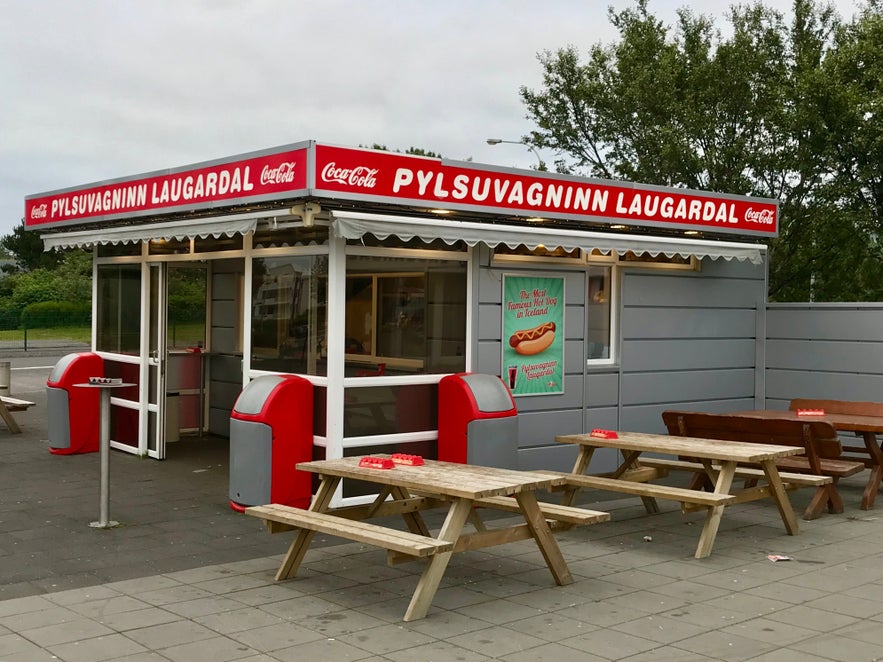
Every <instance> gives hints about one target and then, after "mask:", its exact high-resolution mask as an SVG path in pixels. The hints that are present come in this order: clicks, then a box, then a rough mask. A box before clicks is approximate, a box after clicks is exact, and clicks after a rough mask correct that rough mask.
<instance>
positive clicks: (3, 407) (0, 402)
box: [0, 395, 35, 434]
mask: <svg viewBox="0 0 883 662" xmlns="http://www.w3.org/2000/svg"><path fill="white" fill-rule="evenodd" d="M34 404H35V403H33V402H30V401H28V400H21V399H19V398H13V397H10V396H8V395H2V396H0V418H2V419H3V420H4V421H6V425H7V426H8V427H9V431H10V432H12V433H13V434H20V433H21V428H20V427H19V426H18V422H17V421H16V420H15V418H14V417H13V415H12V412H14V411H26V410H27V409H28V408H29V407H33V406H34Z"/></svg>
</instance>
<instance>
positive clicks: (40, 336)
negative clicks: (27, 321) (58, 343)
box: [0, 326, 92, 343]
mask: <svg viewBox="0 0 883 662" xmlns="http://www.w3.org/2000/svg"><path fill="white" fill-rule="evenodd" d="M27 333H28V340H72V341H74V342H85V343H88V342H91V341H92V328H91V327H88V326H59V327H56V328H54V329H28V330H27ZM24 335H25V330H24V329H10V330H5V331H0V341H2V340H21V339H22V338H24Z"/></svg>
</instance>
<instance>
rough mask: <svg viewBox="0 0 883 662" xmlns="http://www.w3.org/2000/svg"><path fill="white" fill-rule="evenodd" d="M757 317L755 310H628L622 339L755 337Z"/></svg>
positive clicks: (624, 316)
mask: <svg viewBox="0 0 883 662" xmlns="http://www.w3.org/2000/svg"><path fill="white" fill-rule="evenodd" d="M756 317H757V314H756V312H755V311H754V310H745V309H742V310H720V309H719V310H709V309H702V308H696V309H689V308H688V309H672V308H626V309H625V310H623V313H622V337H623V339H624V340H628V339H631V338H754V332H755V325H756ZM625 353H626V349H623V355H625Z"/></svg>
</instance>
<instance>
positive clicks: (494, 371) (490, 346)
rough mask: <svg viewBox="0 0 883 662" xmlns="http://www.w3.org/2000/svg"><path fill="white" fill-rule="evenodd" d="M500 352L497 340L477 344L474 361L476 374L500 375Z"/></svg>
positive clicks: (500, 348) (501, 358)
mask: <svg viewBox="0 0 883 662" xmlns="http://www.w3.org/2000/svg"><path fill="white" fill-rule="evenodd" d="M502 351H503V350H502V347H501V345H500V341H499V340H495V341H493V342H490V341H484V342H479V343H478V356H477V357H476V361H475V370H476V372H484V373H487V374H489V375H500V374H502V371H501V370H500V363H501V362H502V360H503V357H502Z"/></svg>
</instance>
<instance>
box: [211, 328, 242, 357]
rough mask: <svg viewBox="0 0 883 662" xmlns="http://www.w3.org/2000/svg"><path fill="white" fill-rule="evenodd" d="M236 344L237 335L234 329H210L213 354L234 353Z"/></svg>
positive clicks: (237, 340)
mask: <svg viewBox="0 0 883 662" xmlns="http://www.w3.org/2000/svg"><path fill="white" fill-rule="evenodd" d="M238 342H239V335H238V334H237V333H236V329H232V328H228V327H220V326H213V327H212V351H213V352H235V351H236V346H237V344H238Z"/></svg>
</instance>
